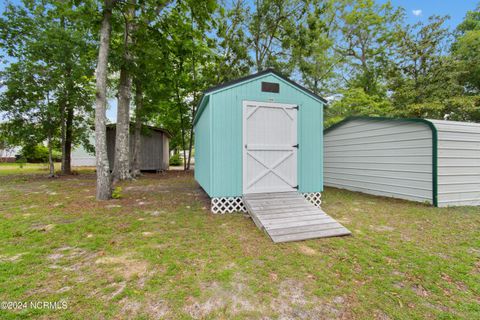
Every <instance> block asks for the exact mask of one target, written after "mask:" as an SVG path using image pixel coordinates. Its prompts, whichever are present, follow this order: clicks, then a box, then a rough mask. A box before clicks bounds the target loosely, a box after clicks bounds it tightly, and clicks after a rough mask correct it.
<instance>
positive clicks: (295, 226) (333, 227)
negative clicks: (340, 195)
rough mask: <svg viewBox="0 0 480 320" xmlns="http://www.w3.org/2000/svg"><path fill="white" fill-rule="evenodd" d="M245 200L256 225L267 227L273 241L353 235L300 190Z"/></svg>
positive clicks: (265, 194) (246, 196)
mask: <svg viewBox="0 0 480 320" xmlns="http://www.w3.org/2000/svg"><path fill="white" fill-rule="evenodd" d="M243 200H244V203H245V206H246V208H247V210H248V212H249V213H250V216H251V217H252V219H253V221H254V222H255V224H256V225H257V227H258V228H260V229H261V230H265V232H266V233H267V234H268V235H269V236H270V238H272V240H273V242H287V241H299V240H306V239H313V238H324V237H336V236H345V235H349V234H351V233H350V231H349V230H348V229H347V228H345V227H344V226H342V225H341V224H340V223H338V222H337V221H335V220H334V219H333V218H332V217H330V216H329V215H327V214H326V213H325V212H323V210H322V209H320V208H318V207H316V206H314V205H313V204H311V203H310V202H308V201H307V200H306V199H305V198H304V197H303V196H302V195H301V194H299V193H297V192H278V193H253V194H246V195H244V196H243Z"/></svg>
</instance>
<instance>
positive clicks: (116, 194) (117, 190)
mask: <svg viewBox="0 0 480 320" xmlns="http://www.w3.org/2000/svg"><path fill="white" fill-rule="evenodd" d="M122 191H123V189H122V187H115V188H114V189H113V191H112V198H113V199H121V198H122V197H123V194H122Z"/></svg>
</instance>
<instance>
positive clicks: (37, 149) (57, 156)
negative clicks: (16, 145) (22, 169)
mask: <svg viewBox="0 0 480 320" xmlns="http://www.w3.org/2000/svg"><path fill="white" fill-rule="evenodd" d="M20 155H21V158H24V159H26V160H27V162H30V163H45V162H48V148H47V147H46V146H44V145H43V144H35V145H26V146H24V147H23V148H22V150H21V152H20ZM52 155H53V161H61V159H62V156H61V153H60V152H59V151H56V150H54V151H53V153H52Z"/></svg>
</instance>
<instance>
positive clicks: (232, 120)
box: [193, 69, 326, 213]
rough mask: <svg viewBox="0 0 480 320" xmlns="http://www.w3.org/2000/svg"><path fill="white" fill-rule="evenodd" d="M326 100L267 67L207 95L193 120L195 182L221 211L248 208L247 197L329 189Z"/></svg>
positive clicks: (311, 195)
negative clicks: (326, 182) (325, 170)
mask: <svg viewBox="0 0 480 320" xmlns="http://www.w3.org/2000/svg"><path fill="white" fill-rule="evenodd" d="M325 104H326V101H325V100H324V99H323V98H322V97H320V96H318V95H316V94H314V93H313V92H311V91H309V90H307V89H306V88H304V87H302V86H300V85H299V84H297V83H295V82H293V81H292V80H290V79H288V78H286V77H284V76H282V75H280V74H279V73H277V72H275V71H274V70H271V69H268V70H265V71H262V72H259V73H256V74H253V75H250V76H247V77H244V78H241V79H237V80H234V81H231V82H228V83H224V84H221V85H219V86H216V87H212V88H210V89H208V90H206V91H205V92H204V96H203V97H202V100H201V101H200V104H199V107H198V111H197V114H196V116H195V119H194V122H193V123H194V132H195V179H196V180H197V182H198V183H199V184H200V186H201V187H202V188H203V189H204V190H205V192H206V193H207V194H208V195H209V196H210V198H211V201H212V211H213V212H215V213H224V212H234V211H245V207H244V205H243V201H242V196H243V195H245V194H250V193H274V192H285V191H298V192H300V193H302V194H304V195H305V197H306V198H307V199H309V200H311V201H314V202H315V201H316V202H319V201H320V200H319V199H320V194H321V192H322V191H323V125H322V124H323V107H324V105H325Z"/></svg>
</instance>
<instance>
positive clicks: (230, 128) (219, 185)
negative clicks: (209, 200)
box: [195, 74, 323, 197]
mask: <svg viewBox="0 0 480 320" xmlns="http://www.w3.org/2000/svg"><path fill="white" fill-rule="evenodd" d="M262 81H268V82H277V83H280V93H267V92H261V82H262ZM210 95H211V96H210V102H209V103H210V105H209V106H208V107H210V109H211V112H212V148H211V151H212V155H211V157H212V171H211V183H212V185H211V190H210V191H211V193H209V195H210V196H212V197H221V196H241V195H242V183H243V181H242V179H243V178H242V177H243V176H242V152H243V144H242V121H243V119H242V102H243V101H244V100H251V101H266V102H280V103H288V104H297V105H299V107H300V110H299V116H298V119H299V120H298V121H299V123H298V137H299V144H300V149H299V151H298V182H299V190H300V191H301V192H318V191H322V190H323V168H322V152H323V150H322V139H323V132H322V131H323V126H322V123H323V118H322V115H323V105H322V103H320V102H319V101H317V100H315V99H313V98H312V97H310V96H309V95H307V94H306V93H304V92H302V91H301V90H299V89H297V88H295V87H293V86H292V85H291V84H288V83H287V82H285V81H283V80H282V79H280V78H279V77H276V76H275V75H272V74H268V75H265V76H263V77H258V78H255V79H253V80H250V81H246V82H244V83H241V84H239V85H237V86H233V87H230V88H226V89H223V90H219V91H216V92H213V93H211V94H210ZM208 107H207V108H208ZM205 111H206V110H205ZM205 111H204V112H205ZM205 118H207V117H206V114H202V117H201V118H200V120H199V122H200V121H204V119H205ZM196 127H197V129H196V132H197V133H198V134H205V133H204V132H202V131H203V130H204V129H205V128H203V129H201V128H200V126H199V125H198V124H197V125H196ZM196 139H198V136H197V138H196ZM201 139H202V138H201ZM202 140H203V139H202ZM201 147H202V146H200V145H198V146H197V147H196V148H195V152H197V157H198V152H199V151H200V148H201ZM196 161H197V158H196ZM197 168H198V164H196V170H197ZM201 170H202V171H204V170H205V168H202V169H201ZM202 174H203V173H202ZM201 178H202V179H204V177H201ZM197 180H198V179H197ZM199 181H200V180H199Z"/></svg>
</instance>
